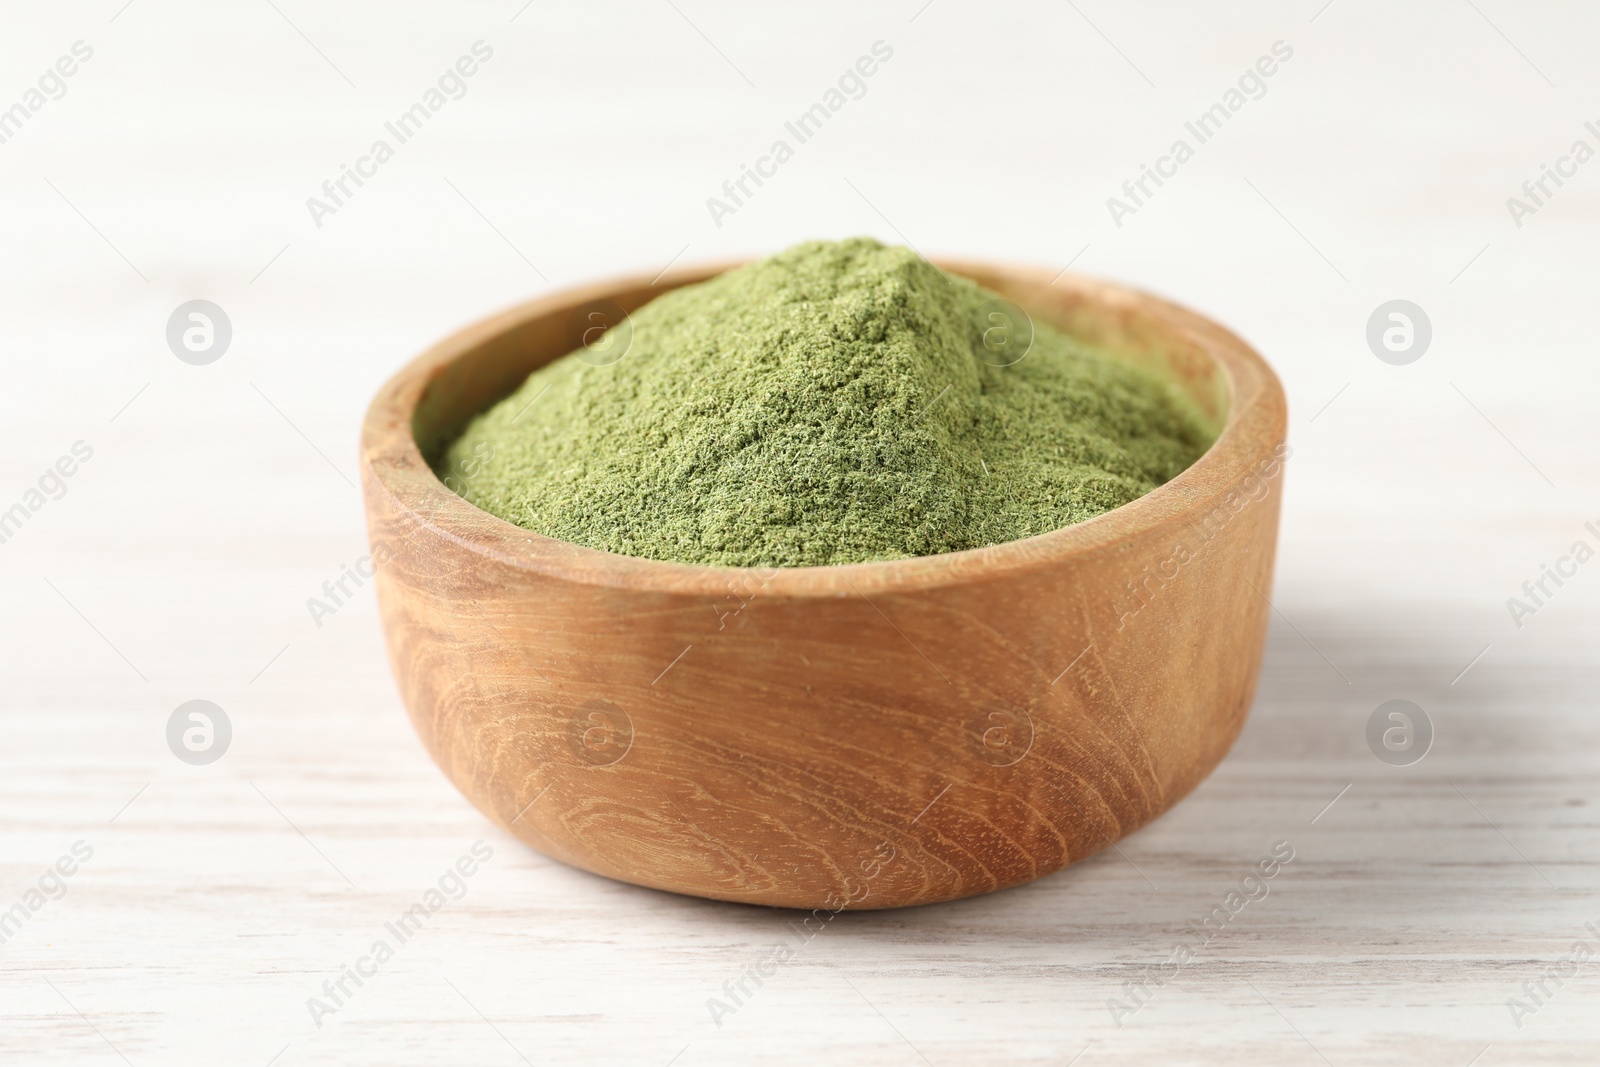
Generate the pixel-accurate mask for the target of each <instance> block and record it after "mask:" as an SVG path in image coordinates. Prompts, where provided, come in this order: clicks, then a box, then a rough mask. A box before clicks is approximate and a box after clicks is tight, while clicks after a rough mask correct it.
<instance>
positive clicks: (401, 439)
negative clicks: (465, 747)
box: [361, 257, 1287, 599]
mask: <svg viewBox="0 0 1600 1067" xmlns="http://www.w3.org/2000/svg"><path fill="white" fill-rule="evenodd" d="M749 262H754V259H752V258H742V259H737V260H721V261H715V262H708V263H702V264H691V265H686V266H681V267H677V268H674V269H672V270H670V271H664V272H661V273H659V274H657V275H655V276H654V277H651V276H649V275H644V274H633V275H620V276H612V277H608V278H605V279H601V280H598V281H594V282H590V283H587V284H582V285H576V286H571V287H565V288H561V289H558V290H556V291H554V292H551V293H547V294H544V295H541V296H538V297H535V298H533V299H531V300H528V301H524V302H522V303H519V304H516V305H513V306H512V307H509V308H506V309H504V310H502V311H500V312H497V313H494V314H491V315H489V316H487V317H485V318H483V319H480V320H478V321H476V322H474V323H471V324H470V325H468V326H465V327H463V328H462V329H459V330H457V331H455V332H453V333H451V334H449V335H447V336H446V337H444V338H443V339H441V340H440V341H438V342H436V343H435V344H433V345H431V346H429V347H428V348H427V349H426V350H425V351H424V352H423V353H422V354H420V355H419V356H417V357H416V358H414V359H412V360H411V361H410V362H409V363H407V364H406V365H405V366H403V367H402V368H401V369H400V370H398V371H397V372H396V373H395V374H394V375H392V376H391V377H390V378H389V379H388V381H386V382H385V383H384V385H383V386H382V387H381V388H380V389H379V390H378V392H377V394H376V395H375V396H374V397H373V400H372V402H371V404H370V405H369V407H368V409H367V413H366V417H365V419H364V420H363V424H362V431H361V478H362V483H363V485H364V487H365V493H366V495H367V497H368V506H369V512H370V511H371V508H372V499H371V498H372V497H373V495H374V494H381V495H382V496H384V497H387V498H388V502H389V506H390V508H391V509H392V510H393V511H394V512H395V513H398V514H401V515H405V516H406V517H408V518H409V519H410V520H411V522H412V523H414V524H415V526H414V528H413V530H412V533H411V534H410V535H408V539H409V537H410V536H415V534H417V533H420V532H422V531H423V530H427V531H431V532H432V533H434V534H436V535H438V536H441V537H444V538H447V539H449V540H451V541H454V542H456V543H457V544H458V545H461V546H463V547H466V548H468V549H471V550H473V551H476V552H477V553H479V554H481V555H482V556H484V557H485V559H486V560H493V561H495V562H496V563H498V564H501V565H505V566H510V567H512V568H515V569H518V570H523V571H528V572H532V573H535V574H538V575H540V576H543V577H546V578H551V579H557V580H563V581H567V582H572V583H576V584H582V585H593V586H603V587H609V588H613V589H620V590H628V591H634V592H641V593H645V592H656V593H663V594H676V595H690V596H704V597H712V598H715V597H718V596H727V595H729V591H730V590H731V589H732V590H744V591H747V592H752V593H753V592H754V591H759V595H760V596H762V597H769V596H772V597H785V598H799V599H806V598H817V597H842V596H850V595H865V594H867V593H873V592H880V593H892V592H903V591H920V590H927V589H931V588H936V587H944V586H954V585H966V584H970V583H972V582H977V581H988V580H992V579H994V578H996V577H999V576H1001V575H1011V574H1014V573H1015V572H1017V571H1019V570H1022V571H1026V570H1036V569H1041V568H1048V567H1050V566H1052V565H1055V564H1059V563H1063V562H1066V561H1068V560H1071V559H1073V558H1075V557H1083V556H1085V555H1088V554H1091V553H1094V552H1097V551H1101V550H1106V549H1110V548H1113V547H1114V546H1116V545H1117V544H1119V543H1126V542H1128V541H1130V540H1131V539H1133V538H1135V537H1138V536H1141V535H1151V534H1155V535H1159V534H1160V533H1162V532H1164V531H1170V530H1172V529H1174V528H1176V527H1180V526H1184V525H1187V524H1188V523H1189V522H1191V521H1192V520H1193V519H1194V518H1196V517H1197V516H1199V515H1202V514H1205V513H1207V512H1209V511H1210V510H1212V509H1215V508H1217V507H1219V506H1221V505H1223V504H1224V503H1225V498H1226V494H1227V493H1229V492H1230V491H1233V490H1235V489H1236V487H1237V486H1238V485H1239V484H1240V483H1241V482H1242V481H1243V480H1244V479H1245V478H1246V477H1247V476H1248V474H1249V473H1250V470H1251V467H1252V465H1253V464H1256V463H1259V462H1260V461H1259V459H1258V457H1259V456H1260V455H1261V454H1262V453H1263V452H1264V451H1267V450H1269V449H1272V448H1274V447H1275V446H1277V445H1281V444H1282V442H1283V441H1284V439H1285V434H1286V430H1287V405H1286V401H1285V398H1284V393H1283V387H1282V384H1281V383H1280V382H1279V380H1278V377H1277V375H1276V374H1275V373H1274V372H1273V370H1272V368H1271V367H1270V366H1269V365H1268V364H1267V362H1266V361H1265V360H1264V359H1263V358H1262V357H1261V356H1260V354H1258V353H1257V352H1256V351H1255V350H1254V349H1253V348H1252V347H1251V346H1250V345H1248V344H1246V343H1245V342H1244V341H1243V340H1242V339H1240V338H1239V337H1238V336H1236V335H1235V334H1233V333H1232V332H1231V331H1229V330H1227V329H1226V328H1224V327H1222V326H1221V325H1219V324H1217V323H1215V322H1213V321H1212V320H1210V319H1208V318H1206V317H1205V316H1202V315H1200V314H1199V313H1197V312H1194V311H1191V310H1189V309H1188V308H1185V307H1183V306H1181V305H1178V304H1176V303H1173V302H1171V301H1168V300H1165V299H1163V298H1161V297H1158V296H1155V295H1153V294H1151V293H1148V292H1145V291H1143V290H1140V289H1136V288H1132V287H1128V286H1124V285H1120V284H1117V283H1114V282H1110V281H1105V280H1102V279H1098V278H1094V277H1090V276H1087V275H1081V274H1069V273H1065V272H1062V273H1059V274H1055V275H1053V276H1052V273H1051V272H1050V271H1049V270H1048V269H1046V268H1040V267H1034V266H1029V265H1020V264H1010V263H1003V262H998V261H989V260H971V259H958V258H945V257H938V258H934V259H932V260H930V262H932V263H934V265H936V266H938V267H939V268H940V269H941V270H948V271H950V272H951V273H953V274H956V275H960V276H964V277H969V278H970V277H981V276H990V277H993V276H999V277H1003V278H1005V279H1007V280H1008V281H1011V282H1014V283H1016V284H1018V285H1020V286H1026V287H1029V288H1030V289H1032V290H1037V291H1040V292H1055V293H1057V294H1058V295H1074V296H1076V297H1078V298H1080V299H1081V300H1083V301H1084V302H1088V303H1097V304H1100V305H1102V306H1111V307H1116V308H1119V309H1120V310H1121V311H1122V312H1123V313H1124V314H1131V315H1134V316H1139V317H1141V318H1142V319H1143V320H1145V321H1147V322H1152V323H1154V324H1155V325H1156V326H1157V328H1158V329H1159V330H1162V331H1164V332H1166V333H1168V334H1170V335H1174V336H1175V337H1179V338H1182V339H1183V340H1185V341H1187V342H1189V343H1191V344H1192V345H1194V346H1195V347H1196V348H1198V349H1199V350H1200V351H1202V352H1204V353H1205V355H1206V356H1207V357H1208V358H1210V359H1211V360H1212V362H1213V363H1214V364H1215V365H1216V366H1217V367H1218V368H1219V369H1220V370H1221V372H1222V381H1223V384H1224V386H1225V388H1226V398H1227V403H1228V410H1227V415H1226V416H1225V418H1224V419H1223V422H1222V426H1221V428H1220V430H1219V432H1218V434H1217V437H1216V439H1215V440H1214V441H1213V442H1212V444H1211V446H1210V448H1208V449H1207V450H1206V451H1205V453H1203V454H1202V455H1201V456H1200V457H1199V458H1198V459H1196V460H1195V461H1194V463H1192V464H1190V465H1189V466H1188V467H1187V468H1185V469H1184V470H1183V471H1182V472H1180V473H1179V474H1178V475H1177V476H1176V477H1174V478H1173V479H1172V480H1170V481H1168V482H1165V483H1164V484H1162V485H1159V486H1157V487H1156V488H1155V489H1153V490H1151V491H1150V492H1148V493H1146V494H1144V495H1143V496H1140V497H1138V498H1136V499H1134V500H1131V501H1129V502H1128V503H1126V504H1123V505H1121V506H1120V507H1117V508H1114V509H1112V510H1111V511H1107V512H1104V513H1102V514H1100V515H1096V516H1094V517H1093V518H1090V519H1085V520H1084V521H1082V522H1079V523H1075V524H1073V525H1071V526H1064V527H1061V528H1059V529H1056V530H1051V531H1048V532H1046V533H1041V534H1035V535H1033V536H1031V537H1025V538H1021V539H1019V540H1015V541H1006V542H1002V543H1001V544H997V545H988V546H985V547H982V548H971V549H964V550H962V551H959V552H945V553H940V554H937V555H931V556H917V557H913V558H910V559H896V560H877V561H871V562H866V563H845V564H827V565H822V566H809V567H727V566H712V565H704V564H692V563H677V562H670V561H666V560H655V559H648V558H645V557H641V556H624V555H619V554H617V553H613V552H609V551H606V550H604V549H596V548H588V547H586V546H583V545H578V544H574V543H572V542H568V541H561V540H558V539H556V538H552V537H548V536H545V535H544V534H540V533H537V532H535V531H533V530H529V529H525V528H523V527H521V526H517V525H516V524H514V523H512V522H509V521H507V520H505V519H502V518H500V517H498V516H496V515H492V514H490V513H489V512H486V511H483V510H482V509H480V508H478V507H477V506H476V505H475V504H472V503H470V502H468V501H467V500H466V499H465V498H464V497H461V496H459V495H458V494H456V493H455V492H454V491H453V490H451V489H450V488H449V487H448V486H446V485H445V484H444V483H443V482H442V481H441V480H440V479H439V478H438V476H437V475H435V474H434V472H433V469H432V468H431V466H430V465H429V464H428V463H427V461H426V460H425V459H424V457H423V455H422V451H421V448H420V446H419V445H418V444H417V441H416V437H415V433H414V430H413V418H414V416H415V413H416V410H417V407H418V406H419V404H420V403H421V401H422V398H423V396H424V395H425V393H426V391H427V388H428V386H429V385H430V384H431V383H432V382H433V380H434V379H435V378H436V377H437V376H438V375H439V374H440V372H442V371H443V370H444V368H446V367H447V366H449V365H450V364H452V363H454V362H455V361H457V360H459V359H462V358H464V357H466V356H467V355H469V354H471V353H472V352H474V351H475V350H477V349H478V348H479V347H480V346H482V345H483V344H485V343H487V342H488V341H490V340H492V339H494V338H496V337H498V336H500V335H502V334H504V333H507V332H509V331H511V330H513V329H516V328H518V327H520V326H522V325H524V324H526V323H528V322H530V321H532V320H534V319H537V318H540V317H542V316H546V315H549V314H550V313H552V312H560V311H562V310H563V309H576V308H578V307H580V306H582V305H584V304H586V303H590V302H592V301H595V300H602V299H607V298H608V297H609V296H610V295H612V294H614V293H617V292H623V291H628V290H635V291H637V290H648V289H652V288H654V289H659V290H660V292H661V293H665V292H668V291H670V290H672V289H675V288H678V287H680V286H683V285H688V284H692V283H694V282H697V281H702V280H705V279H707V278H710V277H713V276H715V275H717V274H721V273H723V272H724V271H726V270H729V269H732V268H734V267H737V266H741V265H743V264H745V263H749ZM658 295H659V294H658ZM557 358H559V357H557ZM1281 453H1282V450H1281V449H1280V451H1279V453H1275V454H1277V455H1278V458H1279V459H1283V458H1287V456H1286V454H1281ZM373 537H374V549H375V550H376V544H377V540H378V538H377V532H376V530H374V531H373Z"/></svg>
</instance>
